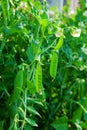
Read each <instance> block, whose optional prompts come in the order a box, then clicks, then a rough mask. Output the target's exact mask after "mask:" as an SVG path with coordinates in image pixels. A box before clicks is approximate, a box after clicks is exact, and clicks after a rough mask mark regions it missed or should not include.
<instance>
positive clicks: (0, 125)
mask: <svg viewBox="0 0 87 130" xmlns="http://www.w3.org/2000/svg"><path fill="white" fill-rule="evenodd" d="M3 125H4V121H0V130H3Z"/></svg>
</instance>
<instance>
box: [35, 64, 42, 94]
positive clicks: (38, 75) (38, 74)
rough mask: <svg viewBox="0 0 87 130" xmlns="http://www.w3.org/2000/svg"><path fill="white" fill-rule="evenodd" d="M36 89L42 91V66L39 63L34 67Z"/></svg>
mask: <svg viewBox="0 0 87 130" xmlns="http://www.w3.org/2000/svg"><path fill="white" fill-rule="evenodd" d="M36 90H37V92H41V91H42V67H41V65H40V64H39V63H38V64H37V67H36Z"/></svg>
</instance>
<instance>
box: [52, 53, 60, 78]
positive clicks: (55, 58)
mask: <svg viewBox="0 0 87 130" xmlns="http://www.w3.org/2000/svg"><path fill="white" fill-rule="evenodd" d="M57 64H58V56H57V53H56V52H53V55H52V58H51V63H50V75H51V77H52V78H55V77H56V73H57Z"/></svg>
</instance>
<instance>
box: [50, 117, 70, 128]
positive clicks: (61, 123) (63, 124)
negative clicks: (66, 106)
mask: <svg viewBox="0 0 87 130" xmlns="http://www.w3.org/2000/svg"><path fill="white" fill-rule="evenodd" d="M67 121H68V118H67V117H66V116H63V117H61V118H59V119H58V120H55V121H54V122H53V123H52V124H51V126H52V127H53V128H55V129H56V130H68V123H67Z"/></svg>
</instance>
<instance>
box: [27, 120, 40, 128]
mask: <svg viewBox="0 0 87 130" xmlns="http://www.w3.org/2000/svg"><path fill="white" fill-rule="evenodd" d="M25 121H26V122H27V123H29V124H30V125H31V126H36V127H37V126H38V125H37V124H36V122H35V121H34V120H32V119H30V118H25Z"/></svg>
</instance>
